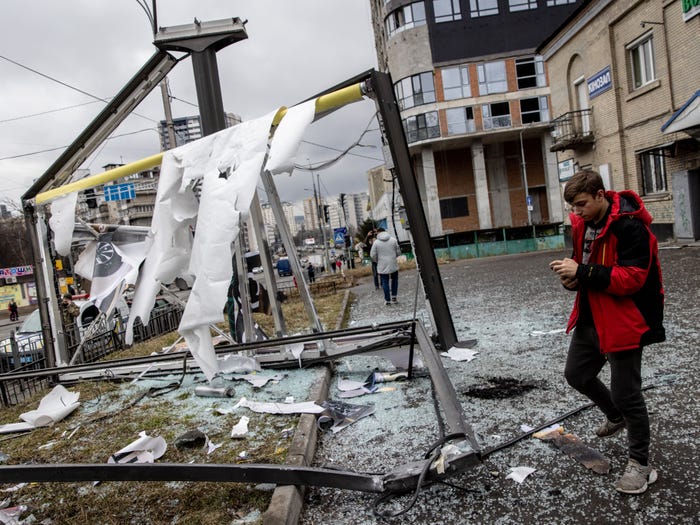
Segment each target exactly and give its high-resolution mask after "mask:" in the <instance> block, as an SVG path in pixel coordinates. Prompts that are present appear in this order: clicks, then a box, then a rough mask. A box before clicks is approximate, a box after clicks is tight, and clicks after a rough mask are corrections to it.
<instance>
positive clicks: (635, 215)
mask: <svg viewBox="0 0 700 525" xmlns="http://www.w3.org/2000/svg"><path fill="white" fill-rule="evenodd" d="M564 199H565V200H566V202H567V203H569V204H570V205H571V207H572V213H571V215H570V217H571V230H572V231H571V234H572V238H573V254H572V256H571V258H565V259H561V260H555V261H552V262H550V267H551V269H552V270H553V271H554V272H556V274H557V275H558V276H559V279H560V280H561V283H562V285H563V286H564V287H565V288H567V289H568V290H572V291H576V292H577V295H576V300H575V302H574V307H573V310H572V312H571V317H570V318H569V323H568V327H567V332H568V331H570V330H572V329H573V330H574V332H573V336H572V338H571V343H570V345H569V352H568V355H567V359H566V367H565V371H564V375H565V377H566V380H567V382H568V383H569V385H571V386H572V387H573V388H575V389H576V390H578V391H579V392H580V393H582V394H583V395H585V396H587V397H588V398H589V399H590V400H591V401H593V402H594V403H595V404H596V405H597V406H598V408H599V409H600V410H601V411H602V412H603V414H604V415H605V420H604V421H603V423H602V424H601V425H600V427H598V429H597V430H596V435H597V436H598V437H601V438H602V437H608V436H612V435H614V434H617V433H618V432H620V431H621V430H623V429H624V428H627V436H628V447H629V460H628V463H627V467H626V468H625V471H624V473H623V475H622V476H621V477H620V478H619V479H618V480H617V482H616V484H615V488H616V489H617V490H618V491H619V492H623V493H626V494H641V493H643V492H645V491H646V490H647V488H648V486H649V485H650V484H652V483H654V482H655V481H656V479H657V473H656V470H654V469H653V468H652V466H651V465H650V464H649V443H650V432H649V415H648V413H647V408H646V404H645V402H644V396H643V394H642V376H641V367H642V348H643V347H645V346H647V345H649V344H651V343H657V342H661V341H664V340H665V338H666V337H665V331H664V327H663V302H664V291H663V285H662V278H661V266H660V264H659V256H658V244H657V240H656V237H654V235H653V234H652V233H651V230H650V229H649V224H650V223H651V221H652V218H651V215H650V214H649V212H648V211H647V210H646V209H645V208H644V203H643V201H642V199H641V198H640V197H639V195H637V194H636V193H634V192H633V191H630V190H623V191H620V192H614V191H607V192H606V191H605V188H604V186H603V181H602V179H601V177H600V175H599V174H598V173H596V172H594V171H592V170H584V171H579V172H578V173H576V174H575V175H574V176H573V177H572V178H571V179H570V180H569V181H568V182H567V183H566V187H565V189H564ZM606 362H607V363H609V364H610V377H611V379H610V388H608V387H607V386H606V385H605V384H604V383H603V382H602V381H601V380H600V379H599V378H598V373H599V372H600V371H601V369H602V368H603V366H604V365H605V363H606Z"/></svg>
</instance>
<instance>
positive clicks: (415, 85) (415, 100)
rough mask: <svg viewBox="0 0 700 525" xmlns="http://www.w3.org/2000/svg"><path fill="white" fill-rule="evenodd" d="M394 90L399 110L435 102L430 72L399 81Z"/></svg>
mask: <svg viewBox="0 0 700 525" xmlns="http://www.w3.org/2000/svg"><path fill="white" fill-rule="evenodd" d="M394 90H395V91H396V99H397V100H398V101H399V109H401V110H404V109H408V108H412V107H413V106H420V105H421V104H427V103H429V102H435V83H434V82H433V74H432V72H430V71H429V72H427V73H420V74H419V75H413V76H411V77H406V78H403V79H401V80H399V81H398V82H397V83H396V84H394Z"/></svg>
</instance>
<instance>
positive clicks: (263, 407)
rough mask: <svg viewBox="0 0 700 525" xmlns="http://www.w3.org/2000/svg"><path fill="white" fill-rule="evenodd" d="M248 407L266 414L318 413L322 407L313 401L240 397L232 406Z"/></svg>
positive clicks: (321, 410)
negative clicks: (271, 400)
mask: <svg viewBox="0 0 700 525" xmlns="http://www.w3.org/2000/svg"><path fill="white" fill-rule="evenodd" d="M239 407H243V408H249V409H250V410H252V411H253V412H258V413H267V414H320V413H321V412H323V410H324V409H323V407H322V406H320V405H317V404H316V403H314V402H313V401H304V402H302V403H262V402H258V401H248V400H247V399H246V398H245V397H242V398H241V399H240V401H239V402H238V403H236V404H235V406H234V407H233V408H239Z"/></svg>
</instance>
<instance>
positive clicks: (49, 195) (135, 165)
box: [36, 83, 363, 204]
mask: <svg viewBox="0 0 700 525" xmlns="http://www.w3.org/2000/svg"><path fill="white" fill-rule="evenodd" d="M362 97H363V94H362V84H361V83H358V84H353V85H352V86H348V87H345V88H342V89H339V90H337V91H334V92H333V93H328V94H326V95H321V96H320V97H318V98H317V99H316V109H315V113H316V114H317V115H318V114H321V113H323V112H324V111H328V110H331V109H334V108H338V107H341V106H344V105H346V104H350V103H352V102H357V101H358V100H362ZM286 114H287V108H284V107H283V108H280V109H279V111H278V112H277V114H276V115H275V116H274V118H273V119H272V125H273V126H276V125H277V124H279V123H280V122H281V121H282V118H283V117H284V116H285V115H286ZM162 161H163V153H157V154H156V155H152V156H150V157H146V158H145V159H141V160H137V161H136V162H131V163H130V164H125V165H124V166H119V167H118V168H114V169H113V170H109V171H105V172H103V173H98V174H97V175H92V176H91V177H85V178H84V179H81V180H78V181H75V182H71V183H70V184H66V185H64V186H59V187H58V188H53V189H51V190H48V191H44V192H42V193H39V194H38V195H37V196H36V203H37V204H44V203H46V202H48V201H50V200H53V199H55V198H57V197H60V196H62V195H66V194H67V193H71V192H74V191H80V190H85V189H87V188H93V187H95V186H99V185H100V184H105V183H107V182H111V181H113V180H117V179H121V178H122V177H128V176H129V175H133V174H134V173H138V172H139V171H144V170H147V169H150V168H154V167H155V166H158V165H159V164H160V163H161V162H162Z"/></svg>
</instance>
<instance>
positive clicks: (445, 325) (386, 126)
mask: <svg viewBox="0 0 700 525" xmlns="http://www.w3.org/2000/svg"><path fill="white" fill-rule="evenodd" d="M371 79H372V89H373V90H374V93H375V102H376V104H377V109H378V110H379V115H380V117H381V118H380V119H379V120H380V127H381V128H382V132H383V133H384V135H385V136H386V138H387V140H388V142H389V149H390V151H391V155H392V158H393V160H394V166H395V169H396V174H397V176H398V179H399V191H400V193H401V197H402V198H403V203H404V206H405V208H406V215H407V216H408V223H409V224H410V227H411V230H412V232H413V233H412V235H413V240H414V243H415V249H416V254H415V255H416V258H417V261H418V263H419V264H418V271H419V273H420V276H421V280H422V281H423V287H424V288H425V292H426V295H427V296H428V298H429V301H430V307H431V310H432V313H433V318H434V320H435V326H434V328H435V332H436V333H437V337H438V340H439V342H440V346H442V348H443V349H444V350H448V349H450V348H451V347H453V346H454V345H455V343H456V342H457V334H456V332H455V327H454V323H453V322H452V316H451V315H450V308H449V306H448V304H447V297H446V296H445V289H444V287H443V285H442V279H441V277H440V270H439V268H438V264H437V260H436V258H435V253H434V252H433V247H432V246H431V243H430V230H429V228H428V222H427V221H426V219H425V211H424V210H423V203H422V202H421V199H420V192H419V190H418V184H417V183H416V179H415V175H414V173H413V165H412V163H411V155H410V153H409V151H408V146H407V145H406V138H405V136H404V130H403V125H402V123H401V115H400V114H399V108H398V104H397V103H396V98H395V95H394V89H393V86H392V83H391V77H390V76H389V75H388V74H386V73H381V72H379V71H372V73H371Z"/></svg>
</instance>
